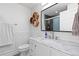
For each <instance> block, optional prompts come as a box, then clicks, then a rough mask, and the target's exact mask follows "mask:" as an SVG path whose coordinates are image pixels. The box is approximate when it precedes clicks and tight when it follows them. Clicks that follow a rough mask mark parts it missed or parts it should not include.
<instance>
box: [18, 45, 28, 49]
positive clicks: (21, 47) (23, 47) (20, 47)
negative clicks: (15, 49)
mask: <svg viewBox="0 0 79 59" xmlns="http://www.w3.org/2000/svg"><path fill="white" fill-rule="evenodd" d="M26 48H29V44H24V45H22V46H19V49H26Z"/></svg>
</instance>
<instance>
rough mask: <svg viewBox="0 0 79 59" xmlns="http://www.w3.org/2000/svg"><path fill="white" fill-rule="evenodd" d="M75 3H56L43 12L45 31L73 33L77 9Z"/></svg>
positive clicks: (42, 27) (43, 27)
mask: <svg viewBox="0 0 79 59" xmlns="http://www.w3.org/2000/svg"><path fill="white" fill-rule="evenodd" d="M72 6H75V3H72V4H69V3H56V4H54V5H52V6H50V7H48V8H47V9H45V10H43V11H42V23H41V24H42V26H41V29H42V30H44V31H56V32H58V31H72V24H73V20H74V15H75V12H74V11H75V10H76V8H74V9H73V8H72Z"/></svg>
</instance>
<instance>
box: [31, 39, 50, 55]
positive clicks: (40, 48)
mask: <svg viewBox="0 0 79 59" xmlns="http://www.w3.org/2000/svg"><path fill="white" fill-rule="evenodd" d="M30 55H31V56H49V55H50V50H49V47H47V46H45V45H43V44H41V43H39V42H37V41H35V40H30Z"/></svg>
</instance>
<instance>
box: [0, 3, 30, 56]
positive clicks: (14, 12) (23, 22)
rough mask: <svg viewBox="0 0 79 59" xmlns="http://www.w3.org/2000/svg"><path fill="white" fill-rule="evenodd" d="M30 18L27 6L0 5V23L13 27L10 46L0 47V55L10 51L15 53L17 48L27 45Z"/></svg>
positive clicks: (14, 4) (15, 4)
mask: <svg viewBox="0 0 79 59" xmlns="http://www.w3.org/2000/svg"><path fill="white" fill-rule="evenodd" d="M30 16H31V9H29V8H28V7H27V6H26V7H23V6H22V5H20V4H17V3H0V22H5V23H8V24H10V25H11V26H12V27H13V35H14V38H13V39H12V37H11V38H9V39H10V40H12V45H8V46H4V47H0V55H5V54H7V53H8V52H9V53H10V52H11V51H12V52H14V53H15V50H16V49H17V48H18V46H20V45H22V44H24V43H27V41H28V38H29V36H30V32H29V31H30V25H29V17H30ZM10 34H11V33H10ZM4 38H5V37H4ZM9 55H13V54H9Z"/></svg>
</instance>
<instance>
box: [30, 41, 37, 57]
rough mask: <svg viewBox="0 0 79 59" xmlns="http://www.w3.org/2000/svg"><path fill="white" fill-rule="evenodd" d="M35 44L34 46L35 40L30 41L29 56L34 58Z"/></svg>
mask: <svg viewBox="0 0 79 59" xmlns="http://www.w3.org/2000/svg"><path fill="white" fill-rule="evenodd" d="M35 46H36V44H35V40H30V49H29V50H30V55H31V56H35V55H36V52H35V49H36V47H35Z"/></svg>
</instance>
